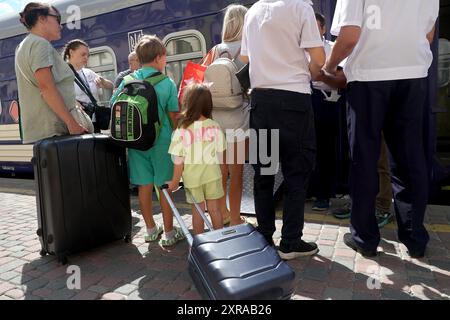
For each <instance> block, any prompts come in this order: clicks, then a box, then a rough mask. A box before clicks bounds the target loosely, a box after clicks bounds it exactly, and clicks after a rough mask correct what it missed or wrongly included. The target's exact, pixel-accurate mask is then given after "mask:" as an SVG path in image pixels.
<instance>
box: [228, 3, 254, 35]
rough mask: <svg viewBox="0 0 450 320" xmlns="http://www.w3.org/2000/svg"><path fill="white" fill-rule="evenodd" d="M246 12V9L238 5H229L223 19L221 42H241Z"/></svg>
mask: <svg viewBox="0 0 450 320" xmlns="http://www.w3.org/2000/svg"><path fill="white" fill-rule="evenodd" d="M247 11H248V9H247V8H246V7H244V6H242V5H239V4H231V5H229V6H228V7H227V10H226V12H225V17H224V18H223V27H222V42H234V41H240V40H242V29H243V28H244V18H245V14H246V13H247Z"/></svg>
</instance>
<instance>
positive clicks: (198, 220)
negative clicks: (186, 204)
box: [192, 202, 205, 235]
mask: <svg viewBox="0 0 450 320" xmlns="http://www.w3.org/2000/svg"><path fill="white" fill-rule="evenodd" d="M198 205H199V207H200V208H201V209H202V210H203V212H205V202H202V203H199V204H198ZM192 228H193V229H194V234H195V235H197V234H201V233H203V232H205V223H204V221H203V219H202V217H201V216H200V214H199V213H198V211H197V209H196V208H195V205H192Z"/></svg>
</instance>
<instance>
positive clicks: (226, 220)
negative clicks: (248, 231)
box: [222, 214, 231, 226]
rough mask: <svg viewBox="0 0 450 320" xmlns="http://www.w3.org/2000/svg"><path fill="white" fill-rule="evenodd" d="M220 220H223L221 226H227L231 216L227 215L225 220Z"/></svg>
mask: <svg viewBox="0 0 450 320" xmlns="http://www.w3.org/2000/svg"><path fill="white" fill-rule="evenodd" d="M222 219H223V225H224V226H225V225H227V224H230V222H231V214H229V215H227V217H226V218H222Z"/></svg>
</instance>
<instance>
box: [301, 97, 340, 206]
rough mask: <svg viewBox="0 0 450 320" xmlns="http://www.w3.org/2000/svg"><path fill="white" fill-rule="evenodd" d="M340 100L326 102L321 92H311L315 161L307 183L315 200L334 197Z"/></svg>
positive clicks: (310, 194)
mask: <svg viewBox="0 0 450 320" xmlns="http://www.w3.org/2000/svg"><path fill="white" fill-rule="evenodd" d="M340 100H343V99H342V98H341V99H340ZM340 100H339V101H338V102H330V101H327V100H325V96H324V94H323V93H322V91H320V90H316V89H314V90H313V94H312V105H313V110H314V127H315V129H316V143H317V159H316V167H315V169H314V172H313V173H312V176H311V180H310V183H309V190H308V191H309V192H308V195H309V196H313V197H316V198H317V199H322V200H329V199H330V198H332V197H334V195H335V190H336V169H337V158H338V156H337V142H338V140H337V139H338V127H339V106H340V103H341V102H340Z"/></svg>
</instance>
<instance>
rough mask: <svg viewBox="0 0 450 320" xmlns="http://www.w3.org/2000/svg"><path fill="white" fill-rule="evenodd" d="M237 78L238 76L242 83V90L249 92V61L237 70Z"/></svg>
mask: <svg viewBox="0 0 450 320" xmlns="http://www.w3.org/2000/svg"><path fill="white" fill-rule="evenodd" d="M236 78H238V80H239V83H240V84H241V87H242V91H243V92H244V93H247V92H248V90H249V89H250V88H251V84H250V64H249V63H247V64H246V65H245V66H243V67H242V68H241V69H240V70H239V71H238V72H236Z"/></svg>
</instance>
